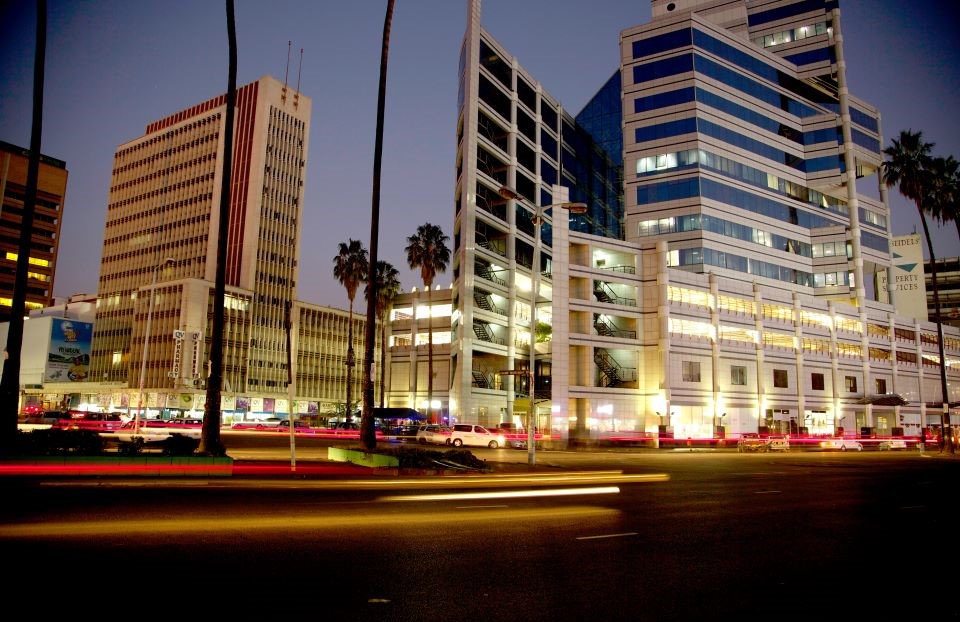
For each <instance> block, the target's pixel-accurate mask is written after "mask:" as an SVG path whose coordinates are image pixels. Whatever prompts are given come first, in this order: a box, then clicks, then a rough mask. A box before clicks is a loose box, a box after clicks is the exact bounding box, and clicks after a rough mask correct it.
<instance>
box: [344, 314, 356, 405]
mask: <svg viewBox="0 0 960 622" xmlns="http://www.w3.org/2000/svg"><path fill="white" fill-rule="evenodd" d="M355 364H356V359H355V353H354V351H353V298H351V299H350V319H349V320H348V321H347V403H346V410H345V411H344V413H343V416H344V417H346V418H347V419H353V410H352V409H351V406H352V404H351V401H352V400H351V399H350V398H351V397H352V396H351V393H352V392H353V366H354V365H355Z"/></svg>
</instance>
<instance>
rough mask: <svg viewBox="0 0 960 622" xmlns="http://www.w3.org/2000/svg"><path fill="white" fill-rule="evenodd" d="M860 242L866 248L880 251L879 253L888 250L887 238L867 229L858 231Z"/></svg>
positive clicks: (887, 251)
mask: <svg viewBox="0 0 960 622" xmlns="http://www.w3.org/2000/svg"><path fill="white" fill-rule="evenodd" d="M860 243H861V244H863V245H864V246H866V247H867V248H872V249H873V250H875V251H880V252H881V253H889V252H890V242H889V241H888V240H887V238H885V237H883V236H880V235H877V234H875V233H870V232H869V231H861V232H860Z"/></svg>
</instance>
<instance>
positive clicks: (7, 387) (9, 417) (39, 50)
mask: <svg viewBox="0 0 960 622" xmlns="http://www.w3.org/2000/svg"><path fill="white" fill-rule="evenodd" d="M46 49H47V1H46V0H37V44H36V49H35V50H34V57H33V122H32V123H33V125H32V128H31V130H30V159H29V162H28V163H27V188H26V193H27V196H26V197H25V199H24V202H23V216H22V217H21V224H20V245H19V247H18V254H17V272H16V275H15V277H14V281H13V299H12V300H11V303H10V323H9V327H8V332H7V349H6V361H4V363H3V379H2V380H0V413H2V414H0V454H3V453H7V452H11V451H12V450H13V446H14V444H15V443H16V438H17V417H18V415H19V408H20V350H21V348H22V347H23V313H24V310H25V308H26V305H27V268H28V266H29V265H30V238H31V236H32V233H33V213H34V209H35V207H36V203H37V178H38V177H39V175H40V143H41V140H40V139H41V136H42V135H43V78H44V67H45V63H46Z"/></svg>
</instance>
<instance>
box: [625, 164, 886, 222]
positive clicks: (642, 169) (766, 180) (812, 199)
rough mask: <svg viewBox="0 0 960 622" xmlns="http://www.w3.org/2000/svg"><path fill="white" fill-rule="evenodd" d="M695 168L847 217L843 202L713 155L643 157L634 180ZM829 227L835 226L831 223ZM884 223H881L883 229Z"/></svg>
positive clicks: (847, 211) (847, 212)
mask: <svg viewBox="0 0 960 622" xmlns="http://www.w3.org/2000/svg"><path fill="white" fill-rule="evenodd" d="M694 166H699V167H700V168H703V169H707V170H711V171H716V172H718V173H721V174H722V175H725V176H727V177H732V178H733V179H738V180H740V181H744V182H747V183H748V184H750V185H752V186H756V187H757V188H763V189H764V190H771V191H773V192H776V193H777V194H782V195H783V196H786V197H790V198H791V199H797V200H798V201H803V202H804V203H807V204H809V205H812V206H814V207H819V208H823V209H826V210H829V211H831V212H835V213H837V214H840V215H841V216H848V215H849V210H848V208H847V203H846V201H843V200H842V199H838V198H836V197H832V196H830V195H826V194H823V193H822V192H819V191H817V190H813V189H812V188H807V187H806V186H803V185H801V184H798V183H796V182H793V181H790V180H789V179H785V178H783V177H778V176H777V175H774V174H773V173H768V172H767V171H764V170H762V169H759V168H754V167H752V166H748V165H746V164H743V163H741V162H737V161H736V160H733V159H731V158H727V157H724V156H720V155H717V154H715V153H711V152H709V151H705V150H703V149H686V150H684V151H676V152H672V153H663V154H658V155H655V156H646V157H643V158H640V159H639V160H637V176H638V177H640V176H642V175H654V174H657V173H662V172H663V171H666V170H670V169H674V168H675V169H684V168H692V167H694ZM863 211H865V210H862V209H861V212H863ZM829 224H835V223H833V222H832V221H831V222H830V223H829ZM885 225H886V222H885V221H884V226H885Z"/></svg>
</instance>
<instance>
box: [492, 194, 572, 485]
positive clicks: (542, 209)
mask: <svg viewBox="0 0 960 622" xmlns="http://www.w3.org/2000/svg"><path fill="white" fill-rule="evenodd" d="M497 192H499V193H500V196H501V197H503V198H504V199H507V200H512V201H517V202H519V203H521V204H523V205H525V206H526V207H529V208H530V209H531V210H533V218H532V220H533V230H534V235H533V239H534V243H533V261H532V263H531V265H530V268H531V269H530V280H531V286H530V413H529V415H528V417H529V422H528V425H527V463H528V464H529V465H530V466H534V465H535V464H536V463H537V454H536V451H537V449H536V443H535V436H534V427H535V423H536V419H535V417H534V415H535V408H536V405H535V404H536V384H537V383H536V380H537V366H536V363H537V346H536V343H537V338H536V333H537V296H538V295H539V293H540V246H541V244H542V242H541V240H540V227H541V226H542V224H543V218H544V215H545V214H546V213H547V210H549V209H552V208H554V207H558V208H560V209H565V210H567V211H569V212H571V213H573V214H582V213H584V212H586V211H587V204H586V203H554V204H553V205H540V206H538V205H532V204H530V203H529V202H528V201H527V200H526V199H524V198H523V197H522V196H520V195H519V194H517V193H516V192H515V191H514V190H513V189H511V188H508V187H506V186H501V187H500V189H499V190H498V191H497Z"/></svg>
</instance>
